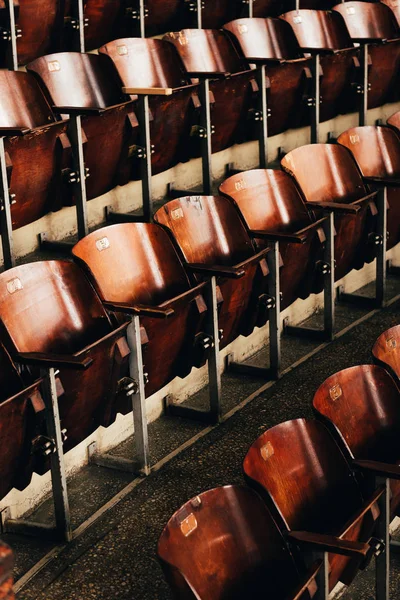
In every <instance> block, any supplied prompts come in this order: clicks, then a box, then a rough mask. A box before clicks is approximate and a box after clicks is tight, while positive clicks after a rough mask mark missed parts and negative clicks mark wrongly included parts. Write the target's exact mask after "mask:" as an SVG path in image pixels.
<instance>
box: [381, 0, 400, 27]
mask: <svg viewBox="0 0 400 600" xmlns="http://www.w3.org/2000/svg"><path fill="white" fill-rule="evenodd" d="M381 2H383V4H386V6H388V7H389V8H390V9H391V11H392V12H393V14H394V16H395V18H396V21H397V25H398V26H399V27H400V6H399V3H398V2H397V0H381Z"/></svg>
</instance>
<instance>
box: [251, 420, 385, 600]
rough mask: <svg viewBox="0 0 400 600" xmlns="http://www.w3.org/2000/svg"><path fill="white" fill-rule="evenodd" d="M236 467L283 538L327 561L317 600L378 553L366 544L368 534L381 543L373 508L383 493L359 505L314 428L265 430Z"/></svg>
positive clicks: (380, 563)
mask: <svg viewBox="0 0 400 600" xmlns="http://www.w3.org/2000/svg"><path fill="white" fill-rule="evenodd" d="M243 468H244V473H245V477H246V480H247V481H248V483H249V484H250V485H251V486H253V487H255V488H256V490H257V491H259V492H260V493H261V494H262V496H263V498H264V499H265V501H266V502H267V504H268V506H269V508H270V510H271V512H272V515H273V516H274V518H275V519H276V521H277V524H278V527H279V528H280V529H281V530H282V531H285V533H286V537H287V539H288V540H290V541H292V542H294V543H295V544H296V545H298V546H299V547H300V548H301V549H303V550H304V551H309V552H316V551H317V552H319V553H322V554H323V555H324V561H325V560H328V561H329V566H328V565H327V573H328V572H329V582H328V581H325V582H324V583H325V589H324V593H325V596H323V597H324V598H328V592H329V591H330V590H332V589H333V588H334V587H335V585H336V583H337V582H338V581H341V582H342V583H345V584H349V583H350V582H351V580H352V579H353V577H354V576H355V574H356V571H357V568H359V567H360V566H361V567H363V566H364V564H365V562H368V558H369V557H370V556H372V554H373V553H374V552H375V550H376V549H377V548H379V547H380V542H378V541H377V540H375V539H374V538H371V533H372V531H373V529H374V528H375V529H376V535H378V536H380V534H382V535H383V537H386V529H385V528H384V523H383V520H381V519H380V518H379V508H378V506H379V507H380V508H382V505H384V504H383V503H384V501H386V496H385V488H384V487H378V488H377V489H376V490H375V491H374V492H373V493H372V494H371V495H370V496H369V497H368V499H367V500H366V501H365V500H364V499H363V497H362V495H361V491H360V487H359V485H358V484H357V481H356V479H355V477H354V475H353V474H352V472H351V470H350V467H349V465H348V463H347V462H346V460H345V457H344V455H343V454H342V452H341V450H340V449H339V447H338V446H337V444H336V442H335V441H334V439H333V438H332V436H331V435H330V433H329V431H328V430H327V429H326V428H325V426H324V425H322V424H321V423H319V422H318V421H311V420H306V419H297V420H294V421H286V422H285V423H280V424H279V425H276V426H275V427H273V428H272V429H269V430H268V431H266V432H265V433H263V434H262V435H261V436H260V437H259V438H258V439H257V440H256V441H255V442H254V443H253V445H252V446H251V447H250V449H249V451H248V452H247V455H246V457H245V459H244V463H243ZM380 549H381V550H383V552H382V553H381V554H380V556H378V557H377V575H379V577H377V585H378V588H379V593H378V594H377V596H376V597H377V598H386V597H387V596H385V595H384V594H383V593H382V588H381V586H383V592H386V589H385V584H386V575H387V573H386V555H385V549H384V548H382V547H381V548H380ZM366 558H367V561H366ZM327 579H328V577H327ZM378 588H377V589H378Z"/></svg>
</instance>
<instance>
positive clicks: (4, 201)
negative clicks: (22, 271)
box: [0, 137, 15, 269]
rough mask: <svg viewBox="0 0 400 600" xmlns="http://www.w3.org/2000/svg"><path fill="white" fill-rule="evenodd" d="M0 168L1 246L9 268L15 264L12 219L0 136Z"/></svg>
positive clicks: (5, 262)
mask: <svg viewBox="0 0 400 600" xmlns="http://www.w3.org/2000/svg"><path fill="white" fill-rule="evenodd" d="M0 169H1V189H0V194H1V198H0V202H1V206H0V232H1V244H2V248H3V260H4V267H5V268H6V269H10V268H11V267H14V266H15V256H14V248H13V234H12V219H11V202H10V192H9V189H8V177H7V163H6V152H5V148H4V138H2V137H1V138H0Z"/></svg>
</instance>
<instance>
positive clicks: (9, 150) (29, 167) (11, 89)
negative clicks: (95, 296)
mask: <svg viewBox="0 0 400 600" xmlns="http://www.w3.org/2000/svg"><path fill="white" fill-rule="evenodd" d="M0 90H1V94H0V107H1V108H0V112H1V117H0V135H1V136H2V137H1V138H0V164H1V168H2V178H1V181H2V189H1V194H2V196H3V198H4V199H5V209H4V210H3V211H1V220H2V244H3V253H4V260H5V266H6V267H7V268H8V267H10V266H12V265H13V260H14V256H13V247H12V229H18V228H20V227H23V226H24V225H28V224H29V223H32V222H33V221H36V220H37V219H40V218H41V217H43V216H44V215H45V214H47V213H48V212H50V211H52V210H56V209H57V208H59V207H60V205H61V204H62V199H63V197H64V196H66V195H67V194H68V189H67V188H68V186H67V185H66V174H67V173H68V172H69V169H70V167H71V163H70V142H69V139H68V137H67V135H66V131H67V122H66V121H56V119H55V117H54V114H53V112H52V111H51V109H50V106H49V104H48V103H47V101H46V99H45V97H44V96H43V94H42V92H41V90H40V88H39V86H38V84H37V82H36V81H35V79H34V77H33V76H32V75H31V74H29V73H22V72H13V71H6V70H0ZM6 175H7V177H6ZM7 179H8V181H7ZM27 182H29V185H27ZM10 204H11V209H10V206H9V205H10Z"/></svg>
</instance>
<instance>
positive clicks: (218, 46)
mask: <svg viewBox="0 0 400 600" xmlns="http://www.w3.org/2000/svg"><path fill="white" fill-rule="evenodd" d="M164 40H167V41H168V42H171V43H172V44H173V45H174V46H175V48H176V49H177V51H178V53H179V55H180V57H181V59H182V61H183V64H184V65H185V68H186V70H187V72H188V73H208V74H210V76H212V74H213V73H238V72H241V71H245V70H246V68H247V67H246V65H245V64H243V62H242V60H241V58H240V57H239V55H238V53H237V51H236V49H235V47H234V46H233V44H232V42H231V40H230V39H229V38H228V36H227V35H226V34H225V33H224V32H223V31H219V30H215V29H183V30H182V31H178V32H175V33H174V32H173V33H168V34H167V35H166V36H164Z"/></svg>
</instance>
